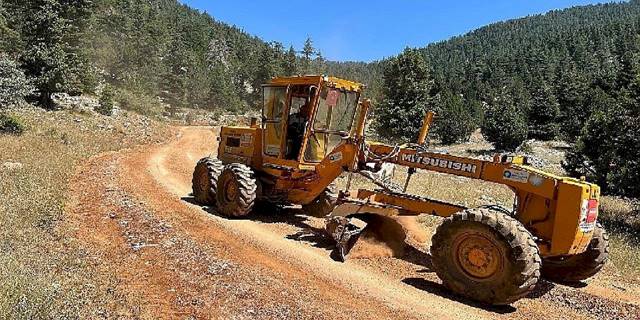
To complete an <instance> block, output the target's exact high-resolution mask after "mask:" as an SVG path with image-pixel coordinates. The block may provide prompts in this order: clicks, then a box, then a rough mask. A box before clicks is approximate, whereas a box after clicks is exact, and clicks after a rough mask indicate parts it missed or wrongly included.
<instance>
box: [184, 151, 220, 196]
mask: <svg viewBox="0 0 640 320" xmlns="http://www.w3.org/2000/svg"><path fill="white" fill-rule="evenodd" d="M223 169H224V165H223V164H222V162H221V161H220V160H218V159H214V158H211V157H206V158H202V159H200V161H198V164H197V165H196V168H195V170H194V171H193V179H192V180H191V182H192V183H193V184H192V188H193V197H194V198H195V199H196V202H198V203H199V204H203V205H213V204H214V203H215V200H216V190H217V188H218V177H219V176H220V174H221V173H222V170H223Z"/></svg>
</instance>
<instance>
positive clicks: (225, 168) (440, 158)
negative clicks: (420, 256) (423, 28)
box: [193, 76, 608, 304]
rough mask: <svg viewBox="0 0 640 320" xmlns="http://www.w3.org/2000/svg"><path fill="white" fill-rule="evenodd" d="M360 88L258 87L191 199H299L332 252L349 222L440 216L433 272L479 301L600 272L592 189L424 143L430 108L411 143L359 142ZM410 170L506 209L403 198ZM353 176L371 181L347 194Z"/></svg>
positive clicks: (200, 170)
mask: <svg viewBox="0 0 640 320" xmlns="http://www.w3.org/2000/svg"><path fill="white" fill-rule="evenodd" d="M363 89H364V86H363V85H362V84H359V83H355V82H351V81H347V80H343V79H338V78H334V77H327V76H299V77H283V78H275V79H273V80H272V81H270V82H269V83H268V84H266V85H264V86H263V91H264V99H263V104H264V105H263V113H262V121H261V122H259V121H258V119H255V118H254V119H252V121H251V125H250V126H248V127H241V126H225V127H222V128H221V130H220V135H219V138H218V139H219V148H218V156H217V158H211V157H207V158H204V159H202V160H200V161H199V162H198V164H197V166H196V168H195V171H194V175H193V195H194V197H195V199H196V200H197V201H198V202H199V203H202V204H204V205H209V206H215V208H216V210H217V211H218V212H219V213H220V214H221V215H224V216H227V217H242V216H246V215H248V214H249V213H250V212H251V211H252V210H253V209H254V208H256V207H260V206H262V205H265V204H278V205H301V206H302V209H303V210H304V211H305V212H306V213H307V214H309V215H312V216H323V217H326V218H327V232H328V234H330V235H331V236H332V237H333V238H334V239H335V241H336V250H338V251H339V253H340V254H339V255H340V256H341V257H344V256H345V255H346V254H347V253H348V250H349V248H350V247H351V246H352V243H353V241H354V239H357V237H358V234H360V232H361V231H362V230H361V229H360V228H357V227H356V226H355V225H354V224H352V223H350V222H351V219H353V218H358V217H369V218H370V217H385V218H388V217H395V216H407V215H408V216H412V215H413V216H416V215H420V214H430V215H435V216H439V217H443V218H444V219H443V221H442V223H441V224H440V225H439V227H438V228H437V230H436V232H435V234H434V236H433V237H432V244H431V248H430V254H431V260H432V261H431V263H432V265H433V269H434V270H435V272H436V274H437V275H438V277H439V278H440V279H441V280H442V282H443V284H444V285H445V286H446V287H447V288H449V289H450V290H451V291H453V292H455V293H457V294H459V295H462V296H466V297H468V298H471V299H473V300H477V301H480V302H484V303H489V304H509V303H512V302H514V301H516V300H518V299H520V298H522V297H524V296H526V295H527V293H529V292H530V291H531V290H532V289H533V288H534V286H535V285H536V283H537V282H538V280H539V278H540V276H541V275H542V276H544V277H547V278H548V279H551V280H555V281H565V282H573V281H581V280H584V279H587V278H589V277H591V276H593V275H595V274H596V273H597V272H598V271H600V269H601V268H602V267H603V265H604V263H605V261H606V260H607V255H608V243H607V240H608V239H607V235H606V233H605V230H604V229H603V228H602V227H601V226H600V225H599V224H597V216H598V201H599V197H600V188H599V187H598V186H597V185H595V184H591V183H588V182H586V181H585V180H584V179H573V178H567V177H561V176H556V175H553V174H549V173H546V172H543V171H541V170H538V169H536V168H534V167H533V166H531V165H529V159H527V157H524V156H517V155H502V154H497V155H495V156H494V157H493V159H492V160H489V161H488V160H480V159H475V158H467V157H459V156H454V155H450V154H447V153H442V152H437V151H433V150H430V149H429V147H428V145H427V144H426V143H425V141H426V140H427V135H428V131H429V128H430V126H431V123H432V121H433V116H434V115H433V113H431V112H429V113H427V114H426V115H425V121H424V124H423V126H422V128H420V131H419V136H418V137H417V138H418V139H417V142H415V143H409V144H405V145H387V144H382V143H377V142H369V141H367V140H366V137H365V127H366V123H367V121H366V120H367V115H368V111H369V109H370V105H371V104H370V102H369V101H368V100H362V99H361V94H362V91H363ZM393 166H402V167H406V168H407V177H406V181H405V183H404V186H403V185H401V184H397V183H396V184H394V183H392V182H391V179H390V177H391V174H392V172H393V170H391V169H392V168H391V167H393ZM417 170H425V171H432V172H438V173H443V174H448V175H454V176H459V177H466V178H470V179H478V180H482V181H487V182H491V183H497V184H502V185H505V186H507V187H508V188H510V189H511V190H512V191H513V193H514V205H513V208H509V209H507V208H504V207H500V206H497V205H494V206H484V207H478V208H466V207H464V206H460V205H456V204H451V203H446V202H443V201H439V200H435V199H430V198H427V197H424V196H418V195H412V194H407V192H406V191H407V186H408V185H409V184H410V183H411V179H412V176H413V174H414V173H416V172H417ZM343 174H344V175H347V179H348V182H347V187H346V190H343V191H341V192H339V193H337V192H336V190H335V187H334V181H335V180H336V179H337V178H339V177H340V176H341V175H343ZM354 174H360V175H362V176H364V177H366V178H368V179H370V180H371V181H372V182H373V183H374V184H375V185H376V186H377V187H376V188H375V189H374V190H368V189H361V190H358V191H357V192H354V191H350V190H349V189H350V187H351V177H352V175H354ZM362 220H364V221H370V220H367V219H362Z"/></svg>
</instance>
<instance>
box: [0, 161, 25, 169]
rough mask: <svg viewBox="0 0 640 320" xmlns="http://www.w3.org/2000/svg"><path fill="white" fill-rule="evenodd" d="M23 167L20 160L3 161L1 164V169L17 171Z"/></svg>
mask: <svg viewBox="0 0 640 320" xmlns="http://www.w3.org/2000/svg"><path fill="white" fill-rule="evenodd" d="M22 168H24V165H23V164H22V163H20V162H5V163H3V164H2V169H4V170H7V171H17V170H21V169H22Z"/></svg>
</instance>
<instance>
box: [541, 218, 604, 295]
mask: <svg viewBox="0 0 640 320" xmlns="http://www.w3.org/2000/svg"><path fill="white" fill-rule="evenodd" d="M607 260H609V235H608V234H607V231H605V230H604V228H603V227H602V226H601V225H600V224H598V225H597V226H596V229H595V231H594V232H593V238H591V242H589V246H588V247H587V250H586V251H585V252H583V253H581V254H577V255H573V256H568V257H553V258H545V259H543V261H542V276H543V277H544V278H545V279H548V280H551V281H556V282H579V281H582V280H586V279H589V278H591V277H593V276H595V275H596V274H597V273H598V272H600V270H602V267H604V265H605V263H606V262H607Z"/></svg>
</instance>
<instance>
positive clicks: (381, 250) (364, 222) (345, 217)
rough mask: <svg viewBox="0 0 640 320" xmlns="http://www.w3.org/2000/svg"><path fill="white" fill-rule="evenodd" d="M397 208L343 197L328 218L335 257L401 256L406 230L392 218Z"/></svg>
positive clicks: (341, 259) (328, 227) (396, 213)
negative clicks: (334, 243) (334, 244)
mask: <svg viewBox="0 0 640 320" xmlns="http://www.w3.org/2000/svg"><path fill="white" fill-rule="evenodd" d="M397 209H398V208H396V207H394V206H388V205H378V204H372V203H370V202H367V201H362V200H358V199H342V203H341V204H340V205H338V206H337V207H336V208H335V209H334V211H333V212H332V214H331V216H330V218H329V219H328V220H327V232H328V233H329V234H330V235H331V237H332V238H333V239H334V240H335V241H336V250H335V251H334V252H335V255H336V259H337V260H340V261H345V259H346V256H347V255H350V256H351V257H353V258H371V257H380V256H385V257H399V256H402V254H403V252H404V246H405V239H406V237H407V233H406V231H405V229H404V227H403V226H402V225H401V224H400V223H399V222H398V221H397V220H396V218H395V217H396V216H397V215H398V213H399V211H398V210H397ZM358 222H359V223H358Z"/></svg>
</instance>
